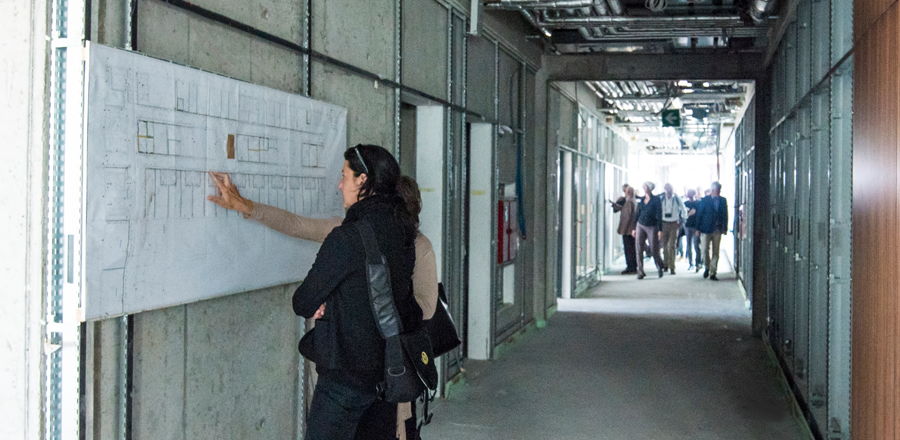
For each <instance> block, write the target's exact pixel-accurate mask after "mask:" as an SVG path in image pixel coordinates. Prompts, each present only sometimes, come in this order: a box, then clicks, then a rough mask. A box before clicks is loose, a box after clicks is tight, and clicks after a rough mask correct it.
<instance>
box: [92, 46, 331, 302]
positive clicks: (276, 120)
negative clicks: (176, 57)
mask: <svg viewBox="0 0 900 440" xmlns="http://www.w3.org/2000/svg"><path fill="white" fill-rule="evenodd" d="M86 82H87V86H86V97H87V99H86V111H85V118H86V121H85V124H86V126H85V136H86V137H85V142H84V149H85V151H84V164H85V167H84V180H85V182H86V183H85V187H84V191H85V196H84V197H83V200H84V201H85V202H84V205H85V206H84V215H83V219H84V225H83V238H82V243H83V249H82V251H83V252H84V258H83V259H82V260H81V261H83V262H84V263H83V266H84V267H83V273H82V274H81V275H82V280H83V286H84V290H83V296H82V298H83V301H84V303H85V304H84V310H85V317H86V319H99V318H105V317H111V316H116V315H122V314H127V313H135V312H139V311H145V310H151V309H158V308H162V307H167V306H173V305H178V304H185V303H189V302H194V301H198V300H202V299H207V298H212V297H216V296H222V295H228V294H232V293H237V292H245V291H248V290H253V289H259V288H264V287H269V286H275V285H280V284H286V283H290V282H295V281H299V280H301V279H302V278H303V277H304V276H305V275H306V272H307V271H308V270H309V267H310V266H311V264H312V262H313V259H314V258H315V254H316V251H317V250H318V247H319V245H318V243H312V242H308V241H304V240H300V239H296V238H291V237H287V236H285V235H282V234H280V233H278V232H275V231H272V230H270V229H267V228H266V227H264V226H262V225H260V224H258V223H256V222H254V221H251V220H246V219H244V218H242V217H241V216H240V214H238V213H236V212H233V211H226V210H224V209H222V208H219V207H217V206H216V205H214V204H213V203H211V202H209V201H207V200H206V197H207V196H208V195H210V194H214V193H215V191H216V189H215V186H214V185H213V183H212V181H211V179H210V178H209V177H208V176H207V174H206V173H207V171H224V172H228V173H230V174H231V176H232V178H233V180H234V182H235V183H236V185H237V186H238V188H239V190H240V192H241V194H242V195H244V196H245V197H247V198H250V199H252V200H254V201H257V202H260V203H265V204H269V205H274V206H277V207H280V208H283V209H286V210H288V211H291V212H294V213H297V214H302V215H306V216H311V217H331V216H340V215H342V208H341V198H340V194H339V192H338V191H337V183H338V178H339V174H340V168H341V165H342V163H343V156H342V155H343V151H344V149H345V148H346V145H345V144H346V119H347V112H346V110H345V109H344V108H341V107H338V106H335V105H331V104H327V103H323V102H319V101H315V100H312V99H309V98H306V97H303V96H300V95H295V94H290V93H286V92H283V91H279V90H275V89H271V88H266V87H262V86H258V85H253V84H249V83H246V82H243V81H238V80H234V79H230V78H226V77H223V76H220V75H216V74H212V73H208V72H203V71H200V70H197V69H192V68H188V67H184V66H180V65H177V64H174V63H171V62H167V61H162V60H157V59H154V58H149V57H146V56H143V55H139V54H137V53H134V52H128V51H123V50H119V49H113V48H109V47H105V46H101V45H97V44H90V45H89V46H88V63H87V75H86Z"/></svg>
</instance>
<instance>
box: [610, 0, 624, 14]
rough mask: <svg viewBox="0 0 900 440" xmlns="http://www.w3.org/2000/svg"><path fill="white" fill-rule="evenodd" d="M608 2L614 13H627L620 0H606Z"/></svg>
mask: <svg viewBox="0 0 900 440" xmlns="http://www.w3.org/2000/svg"><path fill="white" fill-rule="evenodd" d="M606 2H607V3H609V10H610V11H612V13H613V15H625V8H624V7H622V2H621V1H620V0H606Z"/></svg>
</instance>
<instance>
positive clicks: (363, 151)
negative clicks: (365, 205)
mask: <svg viewBox="0 0 900 440" xmlns="http://www.w3.org/2000/svg"><path fill="white" fill-rule="evenodd" d="M344 160H346V161H347V163H348V164H349V166H350V169H351V170H353V175H354V176H359V175H360V174H363V173H365V175H366V181H365V182H363V184H362V186H360V188H359V195H358V197H359V198H360V199H362V198H364V197H369V196H373V195H380V196H384V197H388V198H396V199H397V202H398V208H399V209H397V210H395V212H394V214H395V216H396V217H397V220H399V221H400V224H401V225H403V227H404V229H407V230H410V231H412V232H416V231H418V229H419V211H421V210H422V201H421V198H419V197H418V194H419V187H418V185H416V183H415V181H414V180H412V179H411V178H409V177H402V176H401V175H400V165H399V164H398V163H397V160H396V159H394V156H393V155H391V153H390V152H389V151H388V150H385V149H384V148H382V147H380V146H378V145H366V144H358V145H356V146H355V147H353V148H350V149H348V150H347V151H344ZM404 179H409V180H411V181H412V185H413V186H414V189H415V190H414V191H413V190H410V189H409V182H407V181H405V180H404ZM413 193H414V194H415V199H416V200H412V197H413ZM413 235H415V234H413Z"/></svg>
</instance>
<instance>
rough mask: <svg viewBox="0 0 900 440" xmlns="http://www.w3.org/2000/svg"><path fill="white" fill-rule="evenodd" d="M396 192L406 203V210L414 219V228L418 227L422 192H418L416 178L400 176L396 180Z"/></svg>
mask: <svg viewBox="0 0 900 440" xmlns="http://www.w3.org/2000/svg"><path fill="white" fill-rule="evenodd" d="M397 193H399V194H400V197H402V198H403V202H404V203H405V204H406V212H408V213H409V215H411V216H412V217H413V219H415V222H416V229H419V213H420V212H422V193H421V192H419V184H418V183H416V179H413V178H412V177H409V176H400V180H399V181H398V182H397Z"/></svg>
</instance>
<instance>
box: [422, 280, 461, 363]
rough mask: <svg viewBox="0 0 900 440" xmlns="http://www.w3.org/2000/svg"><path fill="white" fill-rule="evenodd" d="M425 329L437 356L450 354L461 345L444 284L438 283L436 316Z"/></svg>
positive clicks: (428, 321)
mask: <svg viewBox="0 0 900 440" xmlns="http://www.w3.org/2000/svg"><path fill="white" fill-rule="evenodd" d="M425 329H426V330H428V336H429V337H430V338H431V348H432V349H433V350H434V355H435V356H441V355H443V354H445V353H449V352H450V350H453V349H454V348H456V347H458V346H459V344H460V340H459V334H458V333H457V332H456V325H455V324H454V323H453V318H452V317H451V316H450V311H449V310H448V306H447V294H446V293H445V292H444V284H443V283H438V299H437V307H435V309H434V316H432V317H431V319H429V320H426V321H425Z"/></svg>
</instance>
